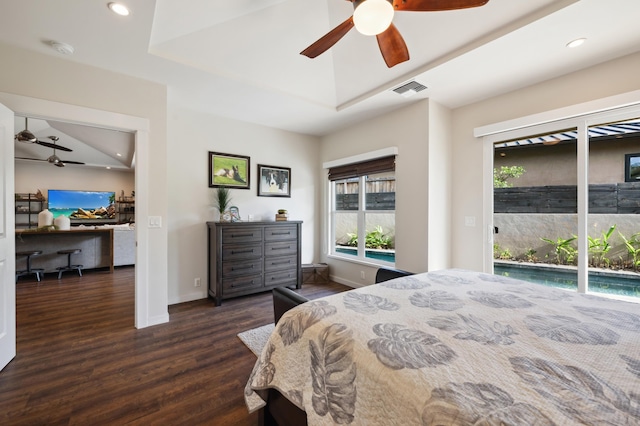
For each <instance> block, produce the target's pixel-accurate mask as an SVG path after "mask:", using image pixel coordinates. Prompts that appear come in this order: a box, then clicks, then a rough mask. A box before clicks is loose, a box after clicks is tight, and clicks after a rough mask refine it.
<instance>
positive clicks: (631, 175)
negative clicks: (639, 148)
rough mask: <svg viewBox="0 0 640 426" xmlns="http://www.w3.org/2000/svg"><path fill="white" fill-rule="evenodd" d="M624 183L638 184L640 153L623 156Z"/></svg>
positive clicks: (639, 178)
mask: <svg viewBox="0 0 640 426" xmlns="http://www.w3.org/2000/svg"><path fill="white" fill-rule="evenodd" d="M624 181H625V182H640V153H638V154H625V156H624Z"/></svg>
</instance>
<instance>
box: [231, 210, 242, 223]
mask: <svg viewBox="0 0 640 426" xmlns="http://www.w3.org/2000/svg"><path fill="white" fill-rule="evenodd" d="M229 214H230V215H231V222H240V221H241V220H242V219H240V209H238V208H237V207H236V206H231V207H229Z"/></svg>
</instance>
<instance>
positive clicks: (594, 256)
mask: <svg viewBox="0 0 640 426" xmlns="http://www.w3.org/2000/svg"><path fill="white" fill-rule="evenodd" d="M615 229H616V225H612V226H611V227H610V228H609V230H608V231H607V232H602V238H594V237H591V236H588V235H587V238H588V239H589V254H591V264H592V265H593V266H602V265H603V264H604V266H609V265H610V263H611V261H610V260H609V259H608V258H607V257H606V256H607V253H608V252H609V250H611V244H609V238H610V237H611V234H613V231H614V230H615Z"/></svg>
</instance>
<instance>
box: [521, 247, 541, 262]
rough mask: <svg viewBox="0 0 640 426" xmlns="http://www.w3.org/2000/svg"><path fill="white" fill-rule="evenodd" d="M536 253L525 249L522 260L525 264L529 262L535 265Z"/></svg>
mask: <svg viewBox="0 0 640 426" xmlns="http://www.w3.org/2000/svg"><path fill="white" fill-rule="evenodd" d="M536 253H537V252H536V251H535V250H534V249H532V248H529V249H527V251H525V252H524V258H525V260H526V261H527V262H531V263H535V262H536V261H537V260H538V258H537V257H536Z"/></svg>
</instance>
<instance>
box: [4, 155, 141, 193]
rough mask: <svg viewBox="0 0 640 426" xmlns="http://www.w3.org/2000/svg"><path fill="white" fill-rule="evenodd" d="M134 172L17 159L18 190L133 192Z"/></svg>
mask: <svg viewBox="0 0 640 426" xmlns="http://www.w3.org/2000/svg"><path fill="white" fill-rule="evenodd" d="M134 178H135V175H134V173H133V172H132V171H131V172H129V171H122V170H106V169H98V168H93V167H83V166H67V167H55V166H53V164H49V163H42V164H34V163H25V162H21V161H16V163H15V191H16V192H27V193H35V192H36V191H37V190H38V189H39V190H40V191H42V193H43V194H44V196H45V197H46V196H47V190H48V189H75V190H84V191H116V199H117V197H119V196H120V191H121V190H124V193H125V195H131V191H133V188H134Z"/></svg>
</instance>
